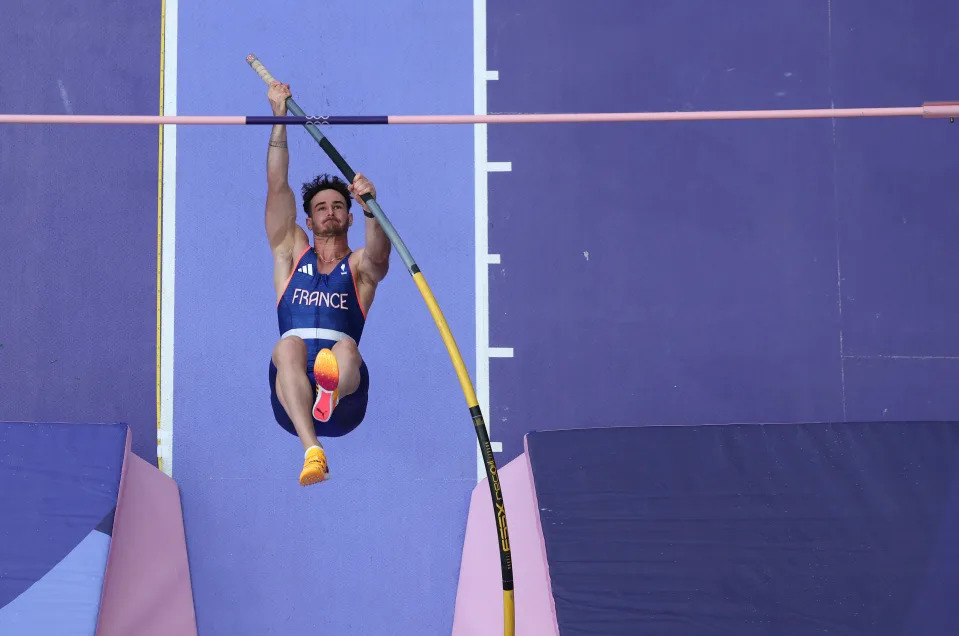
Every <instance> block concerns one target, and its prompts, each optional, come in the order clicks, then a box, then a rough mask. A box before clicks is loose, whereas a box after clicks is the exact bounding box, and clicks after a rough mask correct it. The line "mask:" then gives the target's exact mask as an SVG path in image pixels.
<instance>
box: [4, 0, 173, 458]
mask: <svg viewBox="0 0 959 636" xmlns="http://www.w3.org/2000/svg"><path fill="white" fill-rule="evenodd" d="M2 14H3V18H2V19H0V56H2V59H3V60H4V63H3V65H2V67H0V87H2V88H0V112H8V113H24V112H26V113H37V114H71V113H76V114H90V115H121V114H128V113H140V114H147V115H156V114H157V108H158V107H157V104H158V102H159V87H160V82H159V77H160V70H159V61H160V56H159V51H160V6H159V3H157V2H145V1H143V0H132V1H130V2H93V3H85V4H83V6H82V7H81V6H79V5H77V6H74V5H69V4H67V5H65V4H63V3H60V2H51V1H50V0H39V1H37V2H12V3H5V4H4V6H3V10H2ZM157 143H158V141H157V129H156V128H155V127H150V126H138V127H118V126H90V127H86V126H3V127H0V271H3V272H4V276H3V277H2V282H0V285H2V287H0V420H29V421H61V422H84V421H117V422H124V423H126V424H128V425H129V426H130V427H131V429H132V430H133V451H134V452H135V453H136V454H137V455H139V456H140V457H142V458H143V459H145V460H146V461H148V462H150V463H152V464H154V465H155V464H156V434H155V431H156V276H157V274H156V272H157V269H156V261H157V256H156V254H157V247H156V236H157V223H156V219H157Z"/></svg>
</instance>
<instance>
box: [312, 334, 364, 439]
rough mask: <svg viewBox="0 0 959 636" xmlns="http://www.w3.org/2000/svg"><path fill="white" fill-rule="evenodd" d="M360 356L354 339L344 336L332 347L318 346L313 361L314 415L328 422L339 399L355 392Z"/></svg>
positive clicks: (358, 381) (357, 384)
mask: <svg viewBox="0 0 959 636" xmlns="http://www.w3.org/2000/svg"><path fill="white" fill-rule="evenodd" d="M362 362H363V359H362V358H361V357H360V351H359V349H358V348H357V346H356V342H355V341H354V340H353V339H352V338H350V337H346V338H343V339H342V340H340V341H338V342H337V343H336V344H334V345H333V348H332V349H321V350H320V352H319V353H318V354H317V355H316V360H314V361H313V375H314V377H315V378H316V386H317V392H316V401H315V402H314V403H313V417H314V418H315V419H316V420H317V421H319V422H329V421H330V418H331V417H333V411H334V410H336V405H337V404H338V403H339V401H340V400H342V399H343V398H345V397H346V396H348V395H350V394H351V393H353V392H354V391H356V389H357V387H359V385H360V364H361V363H362Z"/></svg>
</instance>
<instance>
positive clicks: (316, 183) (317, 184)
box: [301, 174, 353, 217]
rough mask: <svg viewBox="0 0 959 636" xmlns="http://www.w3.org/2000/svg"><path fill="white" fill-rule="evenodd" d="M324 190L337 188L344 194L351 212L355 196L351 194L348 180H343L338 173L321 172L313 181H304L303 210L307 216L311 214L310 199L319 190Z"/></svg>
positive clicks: (347, 207)
mask: <svg viewBox="0 0 959 636" xmlns="http://www.w3.org/2000/svg"><path fill="white" fill-rule="evenodd" d="M323 190H336V191H337V192H339V193H340V194H342V195H343V198H344V199H346V210H347V212H349V210H350V207H352V205H353V197H352V196H350V188H349V186H348V185H347V184H346V181H343V180H342V179H340V178H339V177H337V176H336V175H328V174H320V175H317V176H316V177H315V178H314V179H313V180H312V181H308V182H306V183H304V184H303V189H302V190H301V192H302V194H303V211H304V212H306V216H307V217H309V216H310V201H312V200H313V197H315V196H316V193H317V192H321V191H323Z"/></svg>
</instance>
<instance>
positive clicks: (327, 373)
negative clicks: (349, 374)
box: [313, 349, 340, 422]
mask: <svg viewBox="0 0 959 636" xmlns="http://www.w3.org/2000/svg"><path fill="white" fill-rule="evenodd" d="M313 377H315V378H316V402H314V403H313V417H315V418H316V419H317V420H319V421H321V422H328V421H329V419H330V417H332V415H333V409H335V408H336V403H337V401H338V400H339V389H338V387H339V384H340V368H339V366H337V364H336V357H335V356H334V355H333V352H332V351H330V350H329V349H322V350H320V352H319V353H318V354H316V360H314V361H313Z"/></svg>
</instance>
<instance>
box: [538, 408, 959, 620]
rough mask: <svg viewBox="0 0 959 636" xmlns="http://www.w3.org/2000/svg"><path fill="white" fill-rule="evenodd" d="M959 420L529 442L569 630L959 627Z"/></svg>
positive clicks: (679, 430) (573, 433) (653, 431)
mask: <svg viewBox="0 0 959 636" xmlns="http://www.w3.org/2000/svg"><path fill="white" fill-rule="evenodd" d="M957 451H959V425H957V424H955V423H926V422H905V423H903V422H896V423H890V422H883V423H855V424H775V425H727V426H696V427H692V426H691V427H623V428H606V429H588V430H566V431H550V432H538V433H531V434H529V435H528V437H527V452H528V453H529V457H530V462H531V465H532V470H533V476H534V480H535V487H536V495H537V501H538V505H539V508H540V516H541V522H542V527H543V534H544V537H545V542H546V551H547V556H548V560H549V568H550V577H551V581H552V591H553V595H554V598H555V603H556V613H557V617H558V621H559V626H560V633H561V634H563V636H567V635H572V634H591V635H597V634H637V633H643V634H657V635H666V634H669V635H672V634H677V635H678V634H683V635H684V636H690V635H698V634H709V635H711V636H722V635H729V636H733V635H735V636H745V635H749V634H757V635H759V634H762V635H768V634H776V635H777V636H790V635H793V634H830V635H833V636H836V635H846V634H848V635H852V634H856V635H860V634H870V635H871V636H880V635H885V634H890V635H892V634H896V635H900V634H903V635H904V634H925V635H928V636H932V635H937V634H947V633H957V632H956V631H955V630H956V626H957V625H959V603H956V602H955V598H954V594H953V593H952V592H951V591H954V590H956V589H959V482H957V475H956V465H957Z"/></svg>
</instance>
